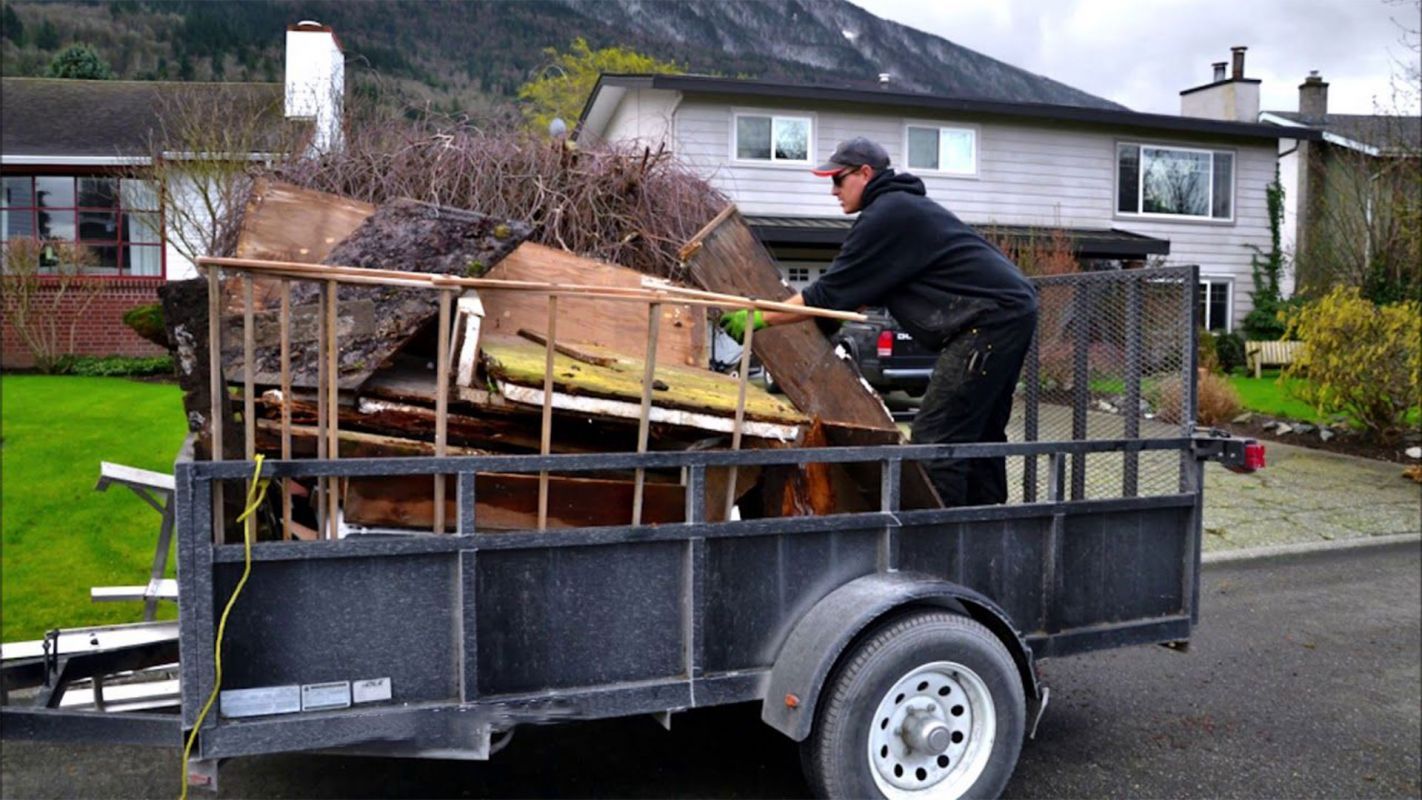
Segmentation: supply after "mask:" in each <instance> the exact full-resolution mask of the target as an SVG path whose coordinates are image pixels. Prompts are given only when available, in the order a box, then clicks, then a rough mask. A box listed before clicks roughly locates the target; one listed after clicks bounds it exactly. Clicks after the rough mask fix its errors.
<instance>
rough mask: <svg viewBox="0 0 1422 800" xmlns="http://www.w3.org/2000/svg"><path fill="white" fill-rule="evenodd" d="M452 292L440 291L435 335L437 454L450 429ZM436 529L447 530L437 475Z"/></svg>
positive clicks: (438, 455)
mask: <svg viewBox="0 0 1422 800" xmlns="http://www.w3.org/2000/svg"><path fill="white" fill-rule="evenodd" d="M450 295H451V292H450V290H448V289H440V291H439V330H438V332H437V333H436V334H435V339H436V342H437V343H436V345H435V457H436V458H442V457H443V456H444V455H445V452H446V451H445V443H446V442H445V439H446V436H447V432H448V429H449V307H450V301H451V299H452V298H451V296H450ZM434 532H435V533H444V476H443V475H435V476H434Z"/></svg>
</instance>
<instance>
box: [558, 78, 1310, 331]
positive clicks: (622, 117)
mask: <svg viewBox="0 0 1422 800" xmlns="http://www.w3.org/2000/svg"><path fill="white" fill-rule="evenodd" d="M1242 69H1243V64H1242V55H1241V57H1240V63H1239V72H1240V73H1242ZM1220 77H1221V78H1222V76H1220ZM1238 77H1239V78H1242V74H1239V75H1238ZM1217 83H1219V87H1223V86H1226V85H1230V84H1232V83H1233V81H1228V80H1226V81H1222V82H1217ZM1254 83H1256V84H1257V81H1256V82H1254ZM1201 88H1202V89H1206V90H1205V91H1197V90H1191V91H1189V92H1188V94H1191V95H1195V96H1194V97H1192V98H1191V101H1190V102H1191V103H1192V104H1193V103H1195V102H1197V101H1201V100H1205V99H1207V98H1208V97H1209V96H1210V95H1212V94H1213V93H1214V92H1213V91H1211V90H1208V89H1207V87H1201ZM1217 88H1218V87H1217ZM1234 88H1238V87H1237V86H1235V87H1232V89H1234ZM1200 95H1204V97H1201V96H1200ZM1231 100H1233V98H1231ZM1239 102H1240V103H1242V104H1243V105H1244V106H1248V105H1249V98H1248V97H1245V98H1243V99H1242V100H1240V101H1239ZM1200 105H1201V106H1202V107H1200V108H1188V109H1187V110H1192V111H1194V112H1195V113H1197V114H1200V115H1204V114H1213V113H1215V109H1214V108H1213V107H1211V106H1210V105H1209V104H1208V103H1201V104H1200ZM1245 110H1246V111H1247V112H1248V113H1250V114H1251V116H1250V117H1249V119H1250V121H1248V122H1241V121H1234V120H1228V121H1227V120H1220V119H1206V118H1203V116H1169V115H1160V114H1141V113H1136V112H1132V111H1125V110H1115V109H1100V108H1084V107H1076V106H1060V105H1044V104H1036V103H1019V102H1001V101H995V100H988V99H981V98H965V97H944V96H931V95H921V94H905V93H900V92H895V91H891V90H887V89H886V90H881V91H872V90H870V91H866V90H855V89H841V88H827V87H819V86H804V85H794V84H783V83H768V82H763V81H745V80H731V79H725V78H714V77H702V76H692V75H603V76H602V77H601V78H600V79H599V81H598V83H597V85H596V86H595V88H594V89H593V91H592V93H591V95H590V96H589V98H588V101H587V103H586V105H585V106H584V109H583V113H582V117H581V119H580V122H579V128H578V131H577V136H578V137H579V139H580V140H584V141H599V140H601V141H611V142H623V143H639V144H645V145H650V146H651V147H653V148H654V149H655V148H656V147H657V146H660V145H665V146H666V147H668V148H669V149H670V150H671V151H672V152H674V153H675V154H676V155H677V156H678V157H680V158H681V159H682V160H683V161H684V162H685V163H687V164H689V165H691V166H692V167H693V168H695V169H696V170H697V171H698V172H699V173H700V174H701V175H702V176H703V177H705V178H706V179H707V180H708V181H709V182H710V183H711V184H712V185H713V186H715V187H716V188H717V189H719V190H720V191H722V192H724V193H725V194H726V195H727V196H729V197H730V198H731V199H732V200H733V201H734V202H735V203H736V204H737V205H738V206H739V208H740V210H741V212H742V214H744V215H745V216H746V217H747V220H748V222H749V223H750V224H751V226H752V228H753V229H754V230H755V231H756V232H757V234H758V235H759V236H760V237H761V239H762V241H763V242H764V243H765V244H766V245H767V246H768V247H769V248H770V250H771V252H772V253H773V254H775V256H776V257H777V259H779V260H780V262H781V264H782V266H783V267H784V270H785V276H786V279H787V280H788V282H789V283H791V284H792V285H795V286H797V287H798V286H803V285H805V284H807V283H808V282H809V281H811V280H813V279H814V278H815V276H816V275H817V274H818V273H819V271H820V270H822V269H824V268H825V267H826V266H827V265H828V263H829V262H830V260H831V259H832V258H833V255H834V253H835V251H836V249H837V247H838V245H839V243H840V242H842V241H843V238H844V235H845V232H846V231H847V230H848V227H849V224H850V221H849V220H848V219H847V218H845V217H844V216H843V215H842V214H841V213H840V210H839V207H838V205H837V203H836V202H835V200H834V198H833V197H832V196H831V195H830V191H829V189H830V187H829V182H828V181H826V180H825V179H823V178H816V177H814V176H813V175H811V174H810V171H809V168H810V167H811V166H813V165H815V164H817V163H818V162H819V161H821V160H822V159H823V158H825V157H826V156H828V155H829V153H831V152H832V151H833V150H834V147H835V145H836V144H837V143H838V142H839V141H841V140H843V139H847V138H850V137H852V136H859V135H863V136H868V137H870V138H872V139H875V140H877V141H879V142H880V143H881V144H883V145H884V147H885V148H886V149H887V150H888V151H889V155H890V158H891V160H892V162H893V166H894V167H895V168H897V169H900V170H907V171H909V172H912V173H914V174H915V175H918V176H919V177H920V178H922V179H923V181H924V183H925V184H926V185H927V187H928V192H929V196H930V197H932V198H933V199H935V200H937V201H938V202H940V203H942V204H943V205H945V206H946V207H947V208H949V209H950V210H952V211H953V212H954V213H956V214H957V215H958V216H959V217H961V218H962V219H963V220H964V221H966V222H969V223H970V224H974V225H977V226H980V227H985V226H991V227H994V228H996V229H998V230H999V231H1000V232H1002V231H1008V232H1011V231H1016V232H1019V233H1020V232H1024V231H1027V230H1035V231H1041V230H1042V229H1049V228H1064V229H1067V231H1068V232H1069V233H1070V234H1071V236H1072V239H1073V241H1074V243H1075V248H1076V251H1077V255H1078V258H1080V259H1082V260H1086V261H1092V262H1097V263H1096V264H1094V266H1098V267H1100V266H1107V265H1106V264H1102V263H1100V262H1115V264H1114V266H1119V265H1121V264H1125V265H1126V266H1132V265H1135V264H1137V263H1139V262H1141V261H1144V260H1146V259H1148V258H1151V257H1154V258H1158V259H1164V260H1165V262H1166V263H1170V264H1198V265H1199V267H1200V273H1201V276H1202V284H1203V286H1202V290H1201V317H1200V319H1201V320H1202V321H1203V322H1204V323H1205V324H1206V325H1207V326H1208V327H1209V328H1211V329H1215V330H1228V329H1232V328H1233V327H1234V326H1235V325H1236V324H1238V322H1239V321H1240V320H1241V319H1242V318H1243V317H1244V315H1245V314H1247V313H1248V312H1249V309H1250V293H1251V291H1252V289H1253V285H1252V281H1251V272H1250V256H1251V255H1252V254H1253V250H1252V249H1251V248H1252V247H1259V248H1265V249H1267V248H1268V247H1269V244H1270V234H1269V225H1268V215H1267V212H1266V201H1265V187H1266V186H1267V185H1268V184H1269V182H1270V181H1272V180H1273V179H1274V164H1275V159H1276V157H1277V153H1278V143H1279V139H1280V138H1281V136H1285V135H1287V136H1290V137H1298V136H1311V135H1312V136H1316V133H1313V132H1310V131H1306V130H1305V131H1302V132H1300V131H1298V130H1294V131H1290V132H1289V133H1288V134H1283V133H1281V132H1280V129H1279V128H1278V127H1275V126H1270V125H1261V124H1257V123H1255V122H1253V117H1252V114H1254V113H1257V111H1258V100H1257V87H1255V96H1254V100H1253V110H1252V111H1250V110H1249V109H1248V108H1246V109H1245ZM1230 113H1231V114H1233V113H1234V112H1233V111H1231V112H1230Z"/></svg>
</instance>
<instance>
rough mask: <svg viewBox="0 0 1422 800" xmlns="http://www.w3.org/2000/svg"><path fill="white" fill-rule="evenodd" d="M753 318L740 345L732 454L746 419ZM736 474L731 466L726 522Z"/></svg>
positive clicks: (734, 492) (747, 322) (733, 500)
mask: <svg viewBox="0 0 1422 800" xmlns="http://www.w3.org/2000/svg"><path fill="white" fill-rule="evenodd" d="M754 316H755V315H753V314H749V315H747V318H746V337H745V342H744V343H743V344H742V345H741V375H740V380H739V381H738V384H739V386H738V391H737V394H736V420H735V423H734V424H733V425H732V426H731V450H732V451H733V452H734V451H736V450H740V449H741V428H742V427H744V425H745V419H746V384H747V383H749V381H750V362H751V345H752V344H753V342H754V341H755V319H754ZM736 472H737V468H736V466H735V465H732V466H731V470H730V475H729V477H728V479H727V481H726V519H728V520H729V519H730V518H731V509H732V508H733V507H734V506H735V505H736Z"/></svg>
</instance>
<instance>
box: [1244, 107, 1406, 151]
mask: <svg viewBox="0 0 1422 800" xmlns="http://www.w3.org/2000/svg"><path fill="white" fill-rule="evenodd" d="M1264 114H1265V115H1269V116H1273V117H1281V118H1283V119H1284V120H1287V121H1288V122H1289V123H1294V124H1297V125H1307V126H1310V127H1312V128H1317V129H1319V130H1321V131H1322V132H1323V133H1325V134H1333V136H1334V137H1340V138H1342V139H1345V140H1347V141H1342V142H1340V141H1334V140H1333V139H1332V138H1330V137H1325V138H1327V139H1329V140H1330V141H1334V144H1340V145H1343V146H1344V147H1348V146H1354V145H1362V147H1357V146H1354V147H1353V149H1355V150H1367V149H1369V148H1371V150H1372V151H1374V152H1371V153H1370V154H1371V155H1379V154H1382V153H1387V154H1391V155H1408V154H1411V155H1416V154H1417V153H1418V152H1419V151H1422V117H1404V116H1401V115H1390V114H1325V115H1324V116H1322V117H1315V116H1308V115H1305V114H1300V113H1298V112H1297V111H1265V112H1264ZM1266 119H1267V117H1266Z"/></svg>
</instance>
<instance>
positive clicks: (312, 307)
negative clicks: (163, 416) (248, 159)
mask: <svg viewBox="0 0 1422 800" xmlns="http://www.w3.org/2000/svg"><path fill="white" fill-rule="evenodd" d="M531 231H532V229H531V228H530V227H529V226H528V225H527V224H526V223H522V222H516V221H512V220H501V219H496V218H494V217H488V216H485V215H483V214H478V213H475V212H473V211H464V210H462V209H454V208H444V207H440V206H433V205H429V204H427V203H418V202H415V201H413V200H400V201H396V202H394V203H389V204H387V205H384V206H381V207H380V208H379V209H377V210H376V212H375V213H374V214H373V215H371V216H370V217H369V218H368V219H366V220H365V222H364V223H362V224H361V226H360V227H359V228H357V229H356V231H355V232H354V233H352V234H351V235H350V236H348V237H347V238H346V239H345V240H344V241H343V242H341V243H340V244H338V245H337V246H336V247H335V248H333V249H332V250H331V252H330V253H329V254H328V255H327V256H326V258H325V259H324V262H325V263H328V264H340V265H343V266H352V267H357V268H371V269H384V268H389V267H398V268H399V269H402V270H407V271H411V272H423V273H429V274H439V275H477V274H482V270H484V269H486V265H489V264H496V263H498V261H499V260H500V259H502V258H504V257H505V256H507V255H508V254H509V253H510V252H511V251H512V250H513V249H514V248H516V247H517V246H518V245H519V244H520V243H521V242H522V241H523V240H524V239H526V238H527V237H528V235H529V233H530V232H531ZM319 283H320V281H319V280H311V281H294V282H293V286H292V291H291V302H292V310H291V318H292V336H291V346H292V358H291V383H292V385H293V386H298V387H312V386H316V385H317V377H318V375H317V373H318V370H317V369H316V366H317V362H318V361H319V359H318V357H317V355H316V352H315V351H316V349H317V337H316V336H315V328H316V324H315V321H316V320H317V319H318V318H319V315H320V308H319V305H318V303H317V291H318V289H317V285H318V284H319ZM336 291H337V298H338V317H337V322H336V338H337V342H338V343H339V346H340V358H339V361H338V364H337V372H338V374H339V378H338V383H339V386H340V388H342V389H355V388H358V387H360V386H361V385H362V384H363V383H364V382H365V381H366V380H367V379H369V377H370V376H371V374H372V373H373V372H374V371H375V370H377V369H379V368H380V367H381V366H384V365H386V364H387V363H389V362H390V360H391V358H392V357H393V356H394V355H395V353H396V352H398V351H399V350H400V349H401V348H402V347H404V346H405V344H406V343H407V342H409V341H410V340H411V339H412V338H414V337H415V336H416V335H418V334H420V333H421V331H422V330H424V329H425V328H426V326H428V325H431V324H433V318H434V317H436V316H437V315H438V312H439V293H438V292H436V291H431V290H429V289H425V288H414V287H402V286H381V285H364V284H343V285H340V286H339V288H338V289H337V290H336ZM224 324H225V325H226V326H228V327H229V328H231V327H233V326H240V324H241V323H240V321H239V320H224ZM256 325H257V352H256V357H255V359H254V362H255V364H254V366H255V372H256V380H257V382H258V383H262V384H268V385H270V384H274V383H276V377H275V376H277V375H278V373H279V370H280V364H279V362H280V355H279V352H278V349H279V348H278V346H277V335H276V331H277V330H278V329H279V325H278V324H277V323H276V321H275V320H274V318H273V316H272V315H271V314H270V313H267V314H263V315H259V319H258V320H257V322H256ZM231 338H232V337H231V336H230V335H228V336H226V337H224V339H225V340H231ZM223 363H224V364H225V365H226V366H227V369H228V373H229V374H231V375H240V374H241V369H242V363H243V362H242V353H241V349H240V348H229V347H224V349H223Z"/></svg>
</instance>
